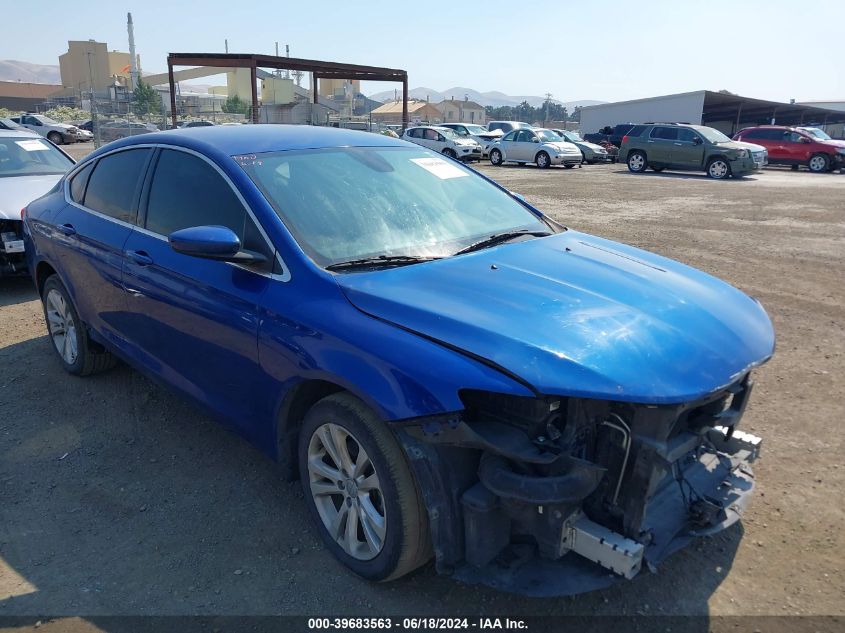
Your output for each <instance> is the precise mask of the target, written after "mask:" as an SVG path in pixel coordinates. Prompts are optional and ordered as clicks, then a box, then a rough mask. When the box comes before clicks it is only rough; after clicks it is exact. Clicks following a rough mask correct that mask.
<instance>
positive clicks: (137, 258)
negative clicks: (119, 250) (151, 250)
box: [126, 251, 153, 266]
mask: <svg viewBox="0 0 845 633" xmlns="http://www.w3.org/2000/svg"><path fill="white" fill-rule="evenodd" d="M126 256H127V257H128V258H129V259H131V260H132V261H133V262H135V263H136V264H138V265H139V266H149V265H150V264H152V263H153V258H152V257H150V256H149V255H147V254H146V253H145V252H144V251H126Z"/></svg>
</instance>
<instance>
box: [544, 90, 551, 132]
mask: <svg viewBox="0 0 845 633" xmlns="http://www.w3.org/2000/svg"><path fill="white" fill-rule="evenodd" d="M551 100H552V93H551V92H547V93H546V104H545V105H546V116H545V117H543V125H545V124H546V122H547V121H548V120H549V104H550V103H551Z"/></svg>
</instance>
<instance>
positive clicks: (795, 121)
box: [581, 90, 845, 136]
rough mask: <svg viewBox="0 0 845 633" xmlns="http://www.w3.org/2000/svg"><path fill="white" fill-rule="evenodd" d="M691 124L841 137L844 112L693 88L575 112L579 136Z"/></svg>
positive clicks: (730, 131)
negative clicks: (624, 127)
mask: <svg viewBox="0 0 845 633" xmlns="http://www.w3.org/2000/svg"><path fill="white" fill-rule="evenodd" d="M650 121H654V122H658V121H659V122H662V123H692V124H694V125H709V126H710V127H714V128H716V129H717V130H720V131H722V132H724V133H725V134H727V135H728V136H732V135H733V134H734V133H736V132H738V131H739V130H741V129H742V128H745V127H749V126H752V125H796V126H798V125H805V126H815V127H820V128H822V129H824V130H826V131H827V132H828V134H830V135H831V136H837V135H840V134H841V133H842V124H843V123H845V112H843V111H840V110H834V109H830V108H822V107H817V106H815V105H803V104H798V103H780V102H777V101H765V100H763V99H751V98H749V97H741V96H739V95H734V94H728V93H724V92H712V91H710V90H698V91H695V92H684V93H681V94H675V95H666V96H662V97H651V98H648V99H635V100H633V101H619V102H616V103H603V104H601V105H594V106H586V107H583V108H581V132H582V133H591V132H597V131H599V130H600V129H601V128H603V127H605V126H608V125H610V126H613V125H617V124H619V123H647V122H650Z"/></svg>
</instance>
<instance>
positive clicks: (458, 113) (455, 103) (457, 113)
mask: <svg viewBox="0 0 845 633" xmlns="http://www.w3.org/2000/svg"><path fill="white" fill-rule="evenodd" d="M437 109H438V110H440V112H441V113H442V116H443V123H477V124H478V125H484V123H485V122H486V121H487V115H486V113H485V110H484V106H483V105H480V104H478V103H476V102H475V101H470V100H469V99H464V100H463V101H461V100H458V99H446V100H444V101H441V102H440V103H438V104H437Z"/></svg>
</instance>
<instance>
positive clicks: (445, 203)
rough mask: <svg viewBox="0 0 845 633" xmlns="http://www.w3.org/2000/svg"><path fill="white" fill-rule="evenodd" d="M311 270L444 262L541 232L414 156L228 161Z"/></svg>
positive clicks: (444, 166)
mask: <svg viewBox="0 0 845 633" xmlns="http://www.w3.org/2000/svg"><path fill="white" fill-rule="evenodd" d="M234 158H235V160H236V161H237V162H238V163H239V164H240V165H241V167H242V168H243V169H244V171H245V172H246V173H247V174H248V175H249V177H250V178H251V179H252V181H253V182H254V183H255V184H256V185H257V186H258V188H259V189H260V190H261V191H262V193H263V194H264V196H265V197H266V198H267V200H268V201H269V202H270V204H271V205H272V206H273V208H274V209H275V211H276V213H277V214H278V215H279V217H280V218H281V219H282V221H283V222H284V223H285V225H286V226H287V227H288V229H289V230H290V231H291V233H293V235H294V237H295V238H296V240H297V242H298V243H299V245H300V246H301V247H302V249H303V250H304V251H305V252H306V253H307V254H308V255H309V256H310V257H311V258H312V259H313V260H314V261H315V262H317V264H319V265H320V266H324V267H325V266H330V265H332V264H337V263H340V262H346V261H350V260H356V259H361V258H367V257H378V256H380V255H385V256H397V255H404V256H412V257H448V256H450V255H453V254H454V253H456V252H457V251H459V250H460V249H461V248H464V247H466V246H468V245H470V244H473V243H475V242H477V241H478V240H479V239H483V238H486V237H489V236H491V235H494V234H499V233H503V232H507V231H513V230H521V229H525V230H531V231H546V232H549V227H548V225H546V224H545V223H544V222H542V221H541V220H540V219H539V218H538V217H537V216H536V215H534V214H533V213H531V212H530V211H529V210H528V209H526V208H525V207H524V206H522V205H521V204H520V203H519V202H517V201H516V200H515V199H514V198H513V197H511V196H510V195H508V194H507V193H506V192H504V191H502V190H501V189H499V188H498V187H495V186H493V185H492V184H490V183H488V182H487V181H486V180H485V179H484V178H482V177H481V176H479V175H477V174H476V173H475V172H474V171H472V170H471V169H467V168H465V167H463V166H462V165H459V164H457V163H455V162H454V161H451V160H449V159H444V158H442V157H440V155H439V154H436V153H434V152H430V151H428V150H425V149H423V148H402V147H395V148H393V147H391V148H370V147H368V148H361V147H351V148H331V149H320V150H302V151H284V152H273V153H266V154H257V155H249V156H236V157H234Z"/></svg>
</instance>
